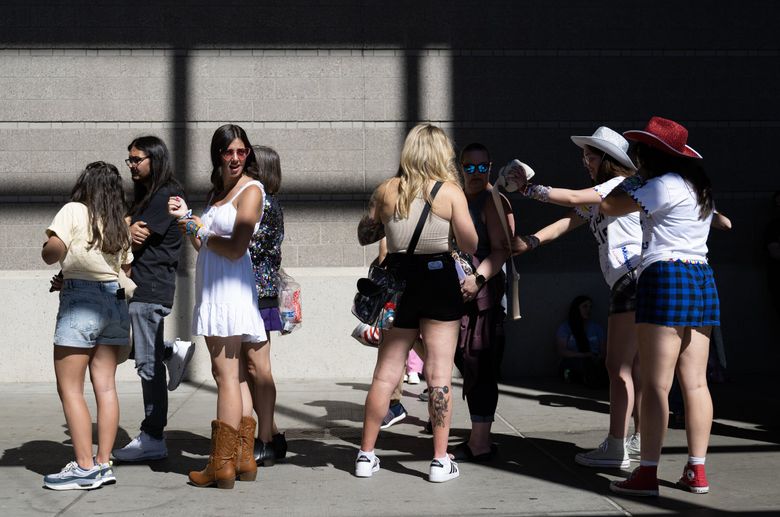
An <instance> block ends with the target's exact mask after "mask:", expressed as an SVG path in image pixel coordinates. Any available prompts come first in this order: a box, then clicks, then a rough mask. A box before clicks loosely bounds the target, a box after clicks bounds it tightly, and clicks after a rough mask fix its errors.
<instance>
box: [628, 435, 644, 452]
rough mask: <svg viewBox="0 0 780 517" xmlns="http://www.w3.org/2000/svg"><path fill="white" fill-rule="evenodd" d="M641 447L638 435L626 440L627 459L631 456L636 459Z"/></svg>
mask: <svg viewBox="0 0 780 517" xmlns="http://www.w3.org/2000/svg"><path fill="white" fill-rule="evenodd" d="M641 447H642V440H641V438H640V436H639V433H634V434H632V435H631V436H629V437H628V438H626V452H627V453H628V456H629V458H631V457H632V456H633V457H637V458H638V457H639V452H640V449H641Z"/></svg>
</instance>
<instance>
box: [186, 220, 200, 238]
mask: <svg viewBox="0 0 780 517" xmlns="http://www.w3.org/2000/svg"><path fill="white" fill-rule="evenodd" d="M202 228H203V225H202V224H198V223H196V222H195V221H187V224H185V225H184V233H186V234H187V235H192V236H193V237H198V232H199V231H200V230H201V229H202Z"/></svg>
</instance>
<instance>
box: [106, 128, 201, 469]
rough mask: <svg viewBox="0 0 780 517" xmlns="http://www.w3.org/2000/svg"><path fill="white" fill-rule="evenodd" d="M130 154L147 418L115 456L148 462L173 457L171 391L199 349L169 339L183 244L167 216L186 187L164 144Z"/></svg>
mask: <svg viewBox="0 0 780 517" xmlns="http://www.w3.org/2000/svg"><path fill="white" fill-rule="evenodd" d="M127 150H128V158H127V160H125V163H126V164H127V166H128V167H129V168H130V175H131V177H132V180H133V185H134V197H133V203H132V206H131V208H130V212H129V214H128V217H129V224H130V234H131V237H132V241H133V244H132V247H133V254H134V257H135V259H134V260H133V268H132V270H133V280H134V281H135V283H136V284H137V285H138V287H137V289H136V291H135V294H134V296H133V299H132V300H131V302H130V322H131V324H132V328H133V343H134V350H135V366H136V370H137V372H138V376H139V377H141V386H142V389H143V398H144V414H145V418H144V420H143V422H141V433H140V434H139V435H138V436H136V437H135V438H134V439H133V440H132V441H131V442H130V443H129V444H127V445H126V446H125V447H124V448H122V449H116V450H114V451H113V455H114V457H115V458H116V459H118V460H121V461H143V460H153V459H161V458H165V457H166V456H167V455H168V449H167V447H166V445H165V438H164V436H163V429H164V428H165V426H166V424H167V418H168V390H174V389H176V387H178V385H179V383H180V382H181V378H182V375H183V374H184V370H185V368H186V366H187V363H188V362H189V360H190V359H191V358H192V353H193V351H194V347H193V346H192V343H191V342H187V341H180V340H178V339H177V340H176V341H175V342H174V343H172V344H171V343H167V342H165V341H164V334H165V332H164V319H165V317H166V316H167V315H168V314H170V313H171V308H172V306H173V294H174V290H175V288H176V268H177V266H178V264H179V253H180V251H181V242H182V237H181V232H179V229H178V227H177V225H176V220H175V219H174V218H173V217H171V216H170V215H169V214H168V198H169V197H171V196H182V195H183V189H182V187H181V185H180V184H179V182H178V181H176V179H175V178H174V177H173V167H172V165H171V158H170V153H169V152H168V148H167V147H166V145H165V143H164V142H163V141H162V140H160V139H159V138H157V137H155V136H142V137H140V138H136V139H135V140H133V141H132V142H131V143H130V145H129V146H128V147H127ZM166 366H167V367H168V376H169V381H168V384H167V388H166V381H165V377H166V376H165V370H166Z"/></svg>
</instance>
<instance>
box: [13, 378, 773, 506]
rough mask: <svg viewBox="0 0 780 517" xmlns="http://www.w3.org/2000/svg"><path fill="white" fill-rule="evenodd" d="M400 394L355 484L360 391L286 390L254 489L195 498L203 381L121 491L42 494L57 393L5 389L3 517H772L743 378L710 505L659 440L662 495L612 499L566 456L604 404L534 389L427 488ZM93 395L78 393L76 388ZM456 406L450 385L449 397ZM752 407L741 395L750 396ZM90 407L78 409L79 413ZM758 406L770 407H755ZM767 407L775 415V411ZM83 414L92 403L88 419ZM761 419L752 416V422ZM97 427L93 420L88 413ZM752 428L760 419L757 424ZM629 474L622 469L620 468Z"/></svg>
mask: <svg viewBox="0 0 780 517" xmlns="http://www.w3.org/2000/svg"><path fill="white" fill-rule="evenodd" d="M423 387H424V384H420V385H417V386H407V387H406V391H405V395H406V396H405V399H404V401H403V403H404V405H405V407H406V409H407V411H408V413H409V416H408V417H407V418H406V419H405V420H403V421H402V422H400V423H398V424H396V425H394V426H393V427H391V428H390V429H388V430H385V431H382V434H381V437H380V441H379V443H378V447H377V454H378V455H379V457H380V458H381V461H382V464H381V465H382V470H380V472H378V473H377V474H375V475H374V477H373V478H371V479H358V478H355V477H354V476H353V475H352V471H353V465H354V463H353V462H354V459H355V452H356V450H357V447H358V445H359V442H360V433H361V422H362V415H363V406H362V405H363V400H364V398H365V394H366V390H367V388H368V383H367V381H366V380H354V381H349V380H344V381H322V380H317V381H305V380H302V381H284V382H281V383H279V385H278V394H279V395H278V407H277V422H278V425H279V427H280V429H282V430H286V433H287V439H288V442H289V447H290V453H289V455H288V459H287V460H286V462H284V463H278V464H277V465H276V466H274V467H270V468H261V469H260V473H259V476H258V480H257V482H254V483H251V482H249V483H236V488H235V489H234V490H232V491H228V490H217V489H197V488H194V487H191V486H188V485H187V484H186V479H187V478H186V475H187V472H189V471H190V470H192V469H200V468H201V467H202V466H203V465H204V464H205V458H206V455H207V453H208V446H209V442H208V437H209V433H210V427H209V426H210V421H211V419H212V418H213V415H214V412H215V404H216V394H215V389H214V386H213V384H212V383H203V384H200V385H191V384H189V385H188V384H183V385H182V386H181V387H180V388H179V389H178V390H177V391H175V392H173V393H171V399H170V418H169V425H168V430H167V436H168V447H169V453H170V455H169V458H168V459H166V460H163V461H154V462H149V463H143V464H118V465H116V468H115V470H116V476H117V480H118V482H117V484H116V485H111V486H105V487H103V488H101V489H99V490H93V491H72V492H54V491H49V490H45V489H43V488H41V485H42V476H43V475H44V474H47V473H51V472H55V471H58V470H59V469H60V468H61V467H62V466H63V465H65V463H67V462H68V461H70V460H71V459H72V450H71V448H70V445H69V442H68V436H67V433H66V429H65V427H64V417H63V415H62V412H61V409H60V405H59V401H58V399H57V395H56V389H55V386H54V384H52V383H46V384H3V385H2V392H3V396H2V401H3V402H2V404H1V405H0V449H2V451H3V454H2V458H0V513H2V515H5V516H28V515H63V516H70V515H86V514H90V515H104V514H112V515H171V516H180V515H181V516H188V517H190V516H199V515H236V514H250V513H251V514H255V513H257V514H263V515H378V516H384V515H658V514H668V513H684V514H691V515H715V514H721V513H724V512H727V513H732V512H733V513H735V514H740V515H777V514H780V493H779V491H778V487H779V486H780V483H778V477H777V472H778V467H780V445H778V444H780V439H779V436H778V426H777V424H778V422H777V419H778V415H777V413H776V412H771V411H767V408H771V407H776V402H774V401H776V400H777V399H776V397H775V394H776V391H774V392H772V391H767V390H763V391H761V390H760V389H759V387H758V386H757V385H756V380H755V379H745V380H743V381H741V382H739V383H731V384H726V385H720V386H716V387H714V389H713V393H714V396H715V398H716V417H719V418H717V419H716V423H715V425H714V428H713V437H712V446H711V449H710V453H709V455H708V458H707V466H708V476H709V479H710V484H711V487H712V492H711V493H710V494H707V495H694V494H689V493H686V492H682V491H679V490H676V489H674V488H673V486H672V485H673V483H674V481H676V479H677V478H678V477H679V475H680V473H681V471H682V467H683V465H684V463H685V458H686V451H685V436H684V431H682V430H670V431H669V433H668V435H667V439H666V444H665V445H666V448H665V451H664V456H663V458H662V463H661V467H660V477H661V478H662V479H663V485H662V487H661V496H660V497H658V498H649V499H638V498H628V497H621V496H617V495H616V494H612V493H611V492H609V490H608V484H609V481H610V480H612V479H616V478H618V477H621V476H623V477H624V476H626V475H627V472H622V471H619V470H608V469H607V470H600V469H588V468H584V467H580V466H578V465H576V464H575V463H574V461H573V456H574V454H575V453H576V452H578V451H580V450H582V449H584V448H591V447H594V446H596V445H597V444H598V443H600V441H601V440H602V439H603V437H604V435H605V429H606V425H607V415H606V412H607V404H606V402H605V401H604V399H603V397H604V396H605V395H606V394H605V393H602V392H594V391H591V390H586V389H583V388H577V387H571V386H566V385H561V384H559V383H557V382H555V381H544V380H541V381H540V380H532V381H528V382H526V383H523V385H521V386H508V385H502V386H501V390H502V394H501V398H500V401H499V413H498V417H497V421H496V423H495V426H494V432H495V441H496V442H497V444H498V446H499V455H498V458H497V459H496V460H494V461H493V462H491V463H489V464H484V465H475V464H466V463H462V464H461V477H460V478H459V479H457V480H454V481H451V482H449V483H444V484H441V485H436V484H432V483H428V482H427V481H426V480H425V479H426V475H427V471H428V463H429V461H430V457H431V454H432V451H431V442H430V437H428V436H426V435H424V434H421V432H420V431H421V429H422V427H423V425H424V422H425V420H426V419H427V415H426V404H425V403H423V402H419V401H418V400H417V398H416V396H417V394H418V393H419V392H421V391H422V389H423ZM87 389H89V386H87ZM119 392H120V403H121V408H122V415H121V420H120V430H119V435H118V437H117V445H119V446H121V445H124V444H125V443H126V442H127V441H129V439H130V438H131V437H132V436H134V435H135V434H136V433H137V427H138V423H139V422H140V420H141V415H142V405H141V393H140V385H139V384H138V383H135V382H123V383H121V384H120V385H119ZM455 392H456V394H457V395H458V397H459V396H460V388H459V387H456V389H455ZM747 395H749V396H747ZM90 398H91V396H88V397H87V399H88V400H89V399H90ZM767 404H768V405H767ZM772 404H774V405H772ZM91 407H92V406H91ZM761 408H763V411H764V413H762V409H761ZM454 411H455V413H454V422H453V432H452V440H451V443H452V444H453V445H454V444H456V443H458V442H459V441H460V440H462V439H463V438H464V437H465V436H467V434H468V415H467V410H466V405H465V402H463V401H461V400H460V398H458V399H457V400H456V404H455V410H454ZM93 415H94V410H93ZM756 415H757V416H756ZM632 466H633V465H632Z"/></svg>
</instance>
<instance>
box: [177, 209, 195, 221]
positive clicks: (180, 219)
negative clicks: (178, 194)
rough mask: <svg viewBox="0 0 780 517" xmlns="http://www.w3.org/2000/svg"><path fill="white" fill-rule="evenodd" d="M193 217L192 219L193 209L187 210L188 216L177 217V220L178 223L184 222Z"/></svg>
mask: <svg viewBox="0 0 780 517" xmlns="http://www.w3.org/2000/svg"><path fill="white" fill-rule="evenodd" d="M191 217H192V208H190V209H189V210H187V213H186V214H184V215H182V216H180V217H177V218H176V220H177V221H183V220H184V219H190V218H191Z"/></svg>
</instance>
